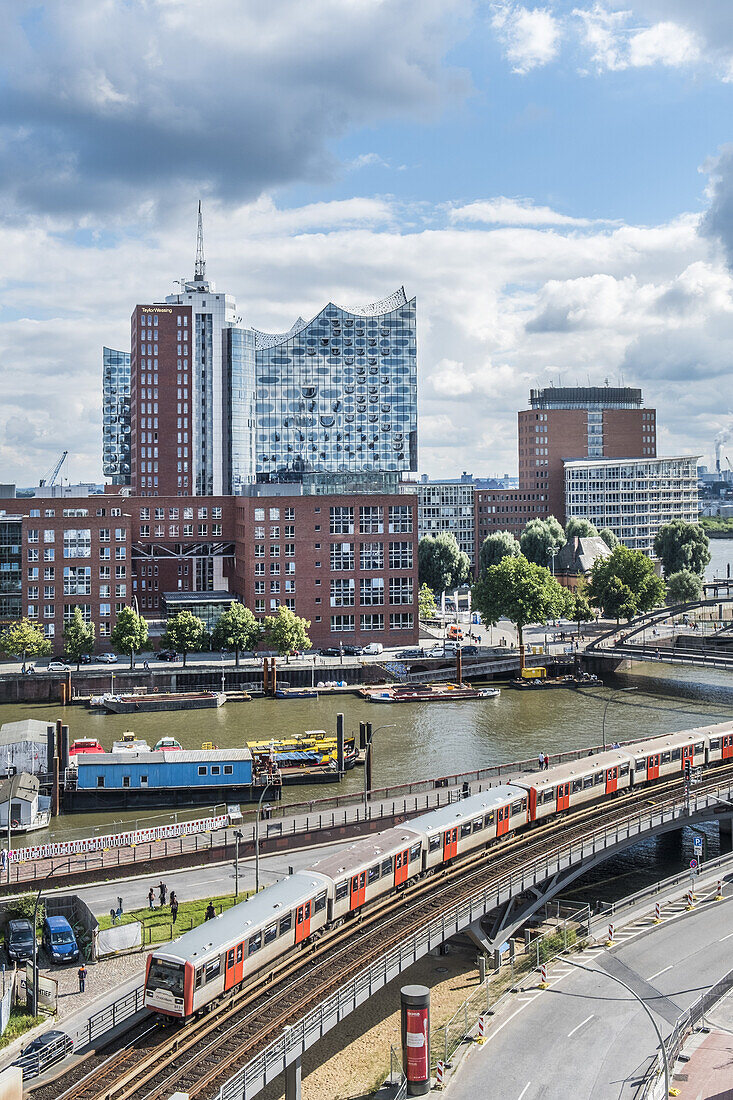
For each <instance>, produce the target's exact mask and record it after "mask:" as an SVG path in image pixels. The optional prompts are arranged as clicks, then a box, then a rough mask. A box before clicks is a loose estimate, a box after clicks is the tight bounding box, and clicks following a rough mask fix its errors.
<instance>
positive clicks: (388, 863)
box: [382, 856, 392, 875]
mask: <svg viewBox="0 0 733 1100" xmlns="http://www.w3.org/2000/svg"><path fill="white" fill-rule="evenodd" d="M382 874H383V875H391V874H392V856H387V858H386V859H383V860H382Z"/></svg>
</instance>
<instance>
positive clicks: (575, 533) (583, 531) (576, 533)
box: [565, 516, 598, 539]
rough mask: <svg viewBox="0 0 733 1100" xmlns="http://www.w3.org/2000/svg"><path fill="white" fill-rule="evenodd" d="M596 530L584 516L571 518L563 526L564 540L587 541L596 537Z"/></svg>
mask: <svg viewBox="0 0 733 1100" xmlns="http://www.w3.org/2000/svg"><path fill="white" fill-rule="evenodd" d="M597 535H598V528H597V527H594V526H593V524H592V523H591V521H590V520H589V519H586V518H585V516H571V517H570V519H569V520H568V522H567V523H566V524H565V538H566V539H572V538H576V537H577V538H581V539H589V538H594V537H597Z"/></svg>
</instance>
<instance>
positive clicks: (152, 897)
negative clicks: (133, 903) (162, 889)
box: [148, 886, 155, 909]
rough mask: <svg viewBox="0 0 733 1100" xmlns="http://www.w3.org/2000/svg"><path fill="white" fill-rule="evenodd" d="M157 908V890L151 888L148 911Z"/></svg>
mask: <svg viewBox="0 0 733 1100" xmlns="http://www.w3.org/2000/svg"><path fill="white" fill-rule="evenodd" d="M154 908H155V890H154V889H153V887H152V886H151V887H150V889H149V890H148V909H154Z"/></svg>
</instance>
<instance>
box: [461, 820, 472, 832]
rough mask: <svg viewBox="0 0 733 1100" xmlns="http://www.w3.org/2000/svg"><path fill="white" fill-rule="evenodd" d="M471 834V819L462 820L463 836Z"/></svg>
mask: <svg viewBox="0 0 733 1100" xmlns="http://www.w3.org/2000/svg"><path fill="white" fill-rule="evenodd" d="M470 835H471V822H470V821H464V822H462V824H461V836H470Z"/></svg>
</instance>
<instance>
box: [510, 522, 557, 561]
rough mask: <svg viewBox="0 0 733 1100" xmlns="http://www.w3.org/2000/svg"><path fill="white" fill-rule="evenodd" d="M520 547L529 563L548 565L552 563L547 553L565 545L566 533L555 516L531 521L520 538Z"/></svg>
mask: <svg viewBox="0 0 733 1100" xmlns="http://www.w3.org/2000/svg"><path fill="white" fill-rule="evenodd" d="M519 545H520V547H521V550H522V553H523V554H524V556H525V558H526V559H527V561H532V562H534V563H535V565H547V563H548V562H549V561H550V556H549V555H548V553H547V551H548V550H549V549H551V547H553V546H556V547H557V548H558V549H560V547H561V546H564V545H565V532H564V531H563V529H562V527H561V526H560V524H559V523H558V521H557V520H556V519H555V517H554V516H549V517H548V519H531V520H530V521H529V523H528V524H527V526H526V527H525V528H524V530H523V531H522V533H521V535H520V536H519Z"/></svg>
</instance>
